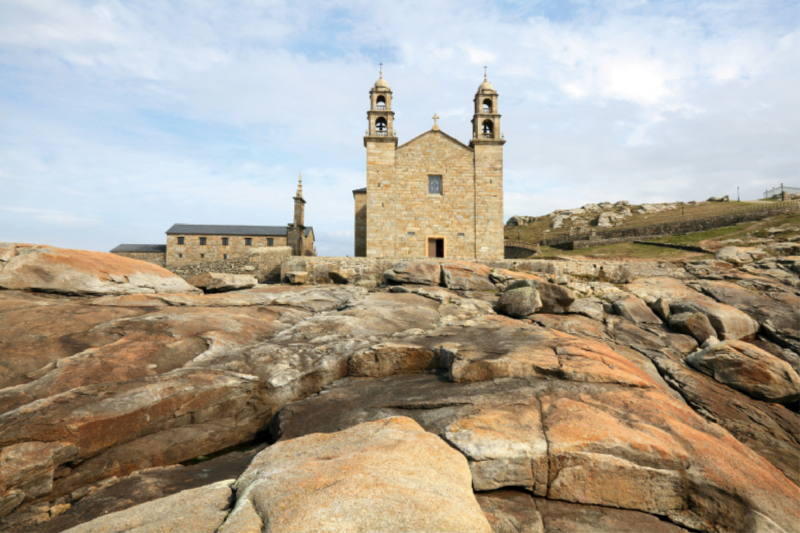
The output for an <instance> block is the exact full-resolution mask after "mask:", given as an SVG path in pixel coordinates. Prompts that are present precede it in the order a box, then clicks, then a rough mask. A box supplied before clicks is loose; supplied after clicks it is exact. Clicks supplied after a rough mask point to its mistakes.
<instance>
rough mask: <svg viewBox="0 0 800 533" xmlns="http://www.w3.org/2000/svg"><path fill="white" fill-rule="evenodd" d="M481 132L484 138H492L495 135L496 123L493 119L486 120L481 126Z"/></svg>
mask: <svg viewBox="0 0 800 533" xmlns="http://www.w3.org/2000/svg"><path fill="white" fill-rule="evenodd" d="M481 134H482V135H483V138H484V139H491V138H493V137H494V135H493V134H494V124H492V121H491V120H484V121H483V125H482V127H481Z"/></svg>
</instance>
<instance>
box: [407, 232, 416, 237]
mask: <svg viewBox="0 0 800 533" xmlns="http://www.w3.org/2000/svg"><path fill="white" fill-rule="evenodd" d="M408 234H409V235H410V236H411V237H413V236H414V235H416V233H415V232H413V231H409V232H408Z"/></svg>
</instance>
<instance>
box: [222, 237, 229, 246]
mask: <svg viewBox="0 0 800 533" xmlns="http://www.w3.org/2000/svg"><path fill="white" fill-rule="evenodd" d="M222 246H228V238H227V237H223V238H222Z"/></svg>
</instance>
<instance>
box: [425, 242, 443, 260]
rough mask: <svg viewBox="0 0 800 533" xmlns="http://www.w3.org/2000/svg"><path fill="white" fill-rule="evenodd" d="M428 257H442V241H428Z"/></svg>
mask: <svg viewBox="0 0 800 533" xmlns="http://www.w3.org/2000/svg"><path fill="white" fill-rule="evenodd" d="M428 257H444V239H433V238H429V239H428Z"/></svg>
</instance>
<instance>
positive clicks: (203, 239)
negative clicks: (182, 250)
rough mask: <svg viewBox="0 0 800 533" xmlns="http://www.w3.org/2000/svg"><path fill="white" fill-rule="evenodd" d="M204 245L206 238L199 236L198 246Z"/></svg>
mask: <svg viewBox="0 0 800 533" xmlns="http://www.w3.org/2000/svg"><path fill="white" fill-rule="evenodd" d="M205 245H206V238H205V237H200V246H205Z"/></svg>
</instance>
